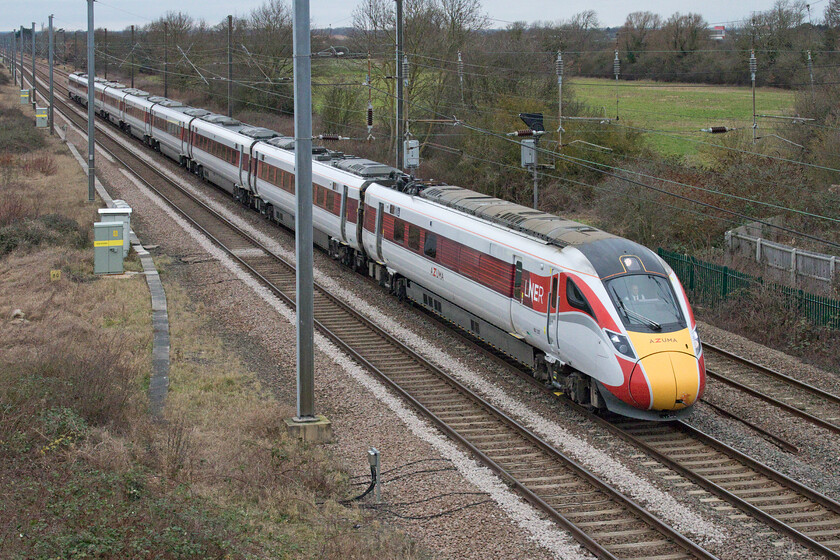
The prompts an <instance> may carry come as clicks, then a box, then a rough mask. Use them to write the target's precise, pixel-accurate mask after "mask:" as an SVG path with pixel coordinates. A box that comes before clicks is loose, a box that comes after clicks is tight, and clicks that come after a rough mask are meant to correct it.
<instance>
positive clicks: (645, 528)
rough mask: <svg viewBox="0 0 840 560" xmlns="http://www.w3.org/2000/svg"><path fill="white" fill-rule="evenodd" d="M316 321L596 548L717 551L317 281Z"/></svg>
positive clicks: (160, 182) (207, 227)
mask: <svg viewBox="0 0 840 560" xmlns="http://www.w3.org/2000/svg"><path fill="white" fill-rule="evenodd" d="M57 89H60V90H62V89H63V90H64V94H63V95H56V96H55V99H56V100H57V104H56V105H57V110H58V111H60V112H61V113H62V114H64V115H65V116H66V117H67V118H68V119H69V120H70V121H72V122H73V123H74V124H75V126H77V127H79V128H80V129H82V130H84V128H85V126H86V119H85V118H84V117H82V116H81V115H79V114H78V113H77V112H76V111H75V110H74V107H73V106H71V105H69V104H68V103H66V102H65V101H64V100H65V99H66V89H64V88H63V87H60V88H57ZM59 105H61V106H62V107H59ZM97 128H98V130H100V131H101V132H104V134H103V133H101V132H100V133H99V135H98V138H97V142H98V143H99V144H100V147H101V148H102V149H104V150H106V151H107V152H109V154H110V155H111V157H113V158H114V159H115V160H117V161H118V162H119V163H120V164H121V165H123V166H124V167H126V168H127V169H130V170H132V172H133V173H134V174H135V175H137V176H138V177H140V178H141V179H142V180H143V182H144V183H145V184H146V185H147V186H148V187H149V188H151V189H153V190H154V191H156V192H157V193H158V194H159V195H160V196H161V197H163V198H164V199H165V200H166V201H167V202H168V203H169V204H170V205H172V207H173V208H175V209H176V210H177V211H178V212H179V213H181V215H183V216H184V217H185V218H186V219H187V220H189V221H190V222H191V223H192V224H193V225H194V226H195V227H196V228H198V229H199V230H201V231H202V232H203V233H204V234H205V235H207V236H208V237H210V238H211V239H213V240H214V242H215V243H216V244H217V245H218V246H219V247H220V248H222V249H223V250H224V251H226V252H227V253H228V254H229V255H230V256H231V257H232V258H233V259H235V260H236V261H238V262H239V264H240V265H242V266H243V267H245V269H246V270H248V271H250V273H251V274H253V275H254V276H255V277H256V278H257V279H259V281H260V282H262V283H263V284H264V285H265V286H266V287H268V288H269V289H270V290H272V291H273V292H274V293H275V294H276V295H277V296H278V297H280V298H281V299H282V300H284V301H285V302H286V303H287V304H288V305H290V306H294V294H295V271H294V267H293V266H292V265H290V264H289V263H287V262H286V261H284V260H282V259H281V258H279V257H277V256H276V255H274V254H272V253H271V252H270V251H269V250H268V249H266V248H265V247H264V246H262V245H261V244H259V242H257V241H256V240H254V239H252V238H251V237H250V236H248V235H247V234H245V233H244V232H242V231H240V230H239V229H237V228H236V226H234V225H233V224H232V223H230V222H229V221H228V220H226V219H225V218H224V217H223V216H221V215H219V214H218V213H216V212H215V211H213V210H212V209H210V208H209V207H208V206H206V205H205V204H203V203H202V202H201V201H199V200H197V199H196V198H194V197H193V196H192V195H190V194H189V193H188V192H186V191H184V190H182V189H181V188H180V186H179V185H178V184H177V183H175V182H173V181H171V180H170V179H169V178H168V177H167V176H166V175H164V174H163V173H161V172H159V171H158V170H157V169H155V168H154V167H153V166H151V165H149V164H148V163H147V162H146V161H145V160H144V159H142V158H140V157H138V156H137V155H135V154H134V153H132V151H131V150H128V149H127V148H125V147H124V146H123V145H122V143H120V142H117V141H116V140H115V139H114V138H112V137H111V136H112V135H115V136H116V135H121V134H122V133H120V132H118V131H117V130H116V129H114V128H112V127H110V125H105V124H104V123H101V122H98V123H97ZM121 137H122V136H121ZM122 138H123V139H124V141H126V142H131V143H134V142H135V141H134V140H129V139H128V137H122ZM138 145H139V144H138ZM315 321H316V328H318V329H319V331H320V332H321V333H323V334H324V335H325V336H327V337H328V338H329V339H331V340H332V341H333V342H334V343H335V344H337V345H338V346H339V347H340V348H342V349H343V350H344V351H345V352H347V353H348V354H350V355H351V356H352V357H353V358H354V359H355V360H356V361H358V362H359V363H360V364H362V365H363V366H365V367H366V368H367V369H368V370H370V371H371V372H373V373H374V374H376V375H377V376H378V377H379V378H380V379H382V380H383V381H384V382H385V383H386V384H388V385H389V386H390V387H391V388H392V389H394V391H396V392H397V393H398V394H400V395H401V396H402V397H403V398H404V399H406V400H407V401H408V402H410V403H411V404H412V405H413V406H414V407H415V409H417V410H418V411H419V412H420V413H421V414H423V415H424V416H425V417H427V418H428V419H429V420H431V421H432V422H433V423H434V424H435V425H437V426H438V427H439V428H440V429H441V430H442V431H443V432H445V433H447V434H448V435H449V436H450V437H451V438H452V439H454V440H455V441H458V442H459V443H461V444H462V445H463V446H464V447H466V448H467V449H469V450H470V451H471V452H472V453H473V455H474V456H476V457H477V458H478V459H479V460H480V461H481V462H482V463H484V464H485V465H487V466H488V467H489V468H491V469H492V470H493V471H495V472H496V473H497V474H498V475H499V476H500V477H502V478H503V479H504V480H506V481H507V482H508V483H509V484H510V485H511V486H512V487H513V488H514V489H516V490H517V491H518V492H519V493H520V495H522V496H523V497H524V498H525V499H526V500H527V501H529V502H530V503H531V504H532V505H534V506H535V507H537V508H538V509H540V510H541V511H543V512H544V513H545V514H546V515H547V516H548V517H550V518H551V519H553V520H554V521H555V522H557V523H558V524H559V525H560V526H562V527H564V528H565V529H567V530H568V531H569V532H570V533H571V534H572V535H573V536H574V537H575V538H576V539H577V540H578V542H580V543H581V544H582V545H583V546H584V547H585V548H587V549H588V550H589V551H590V552H592V553H593V554H594V555H595V556H597V557H599V558H605V559H619V558H621V559H642V558H645V559H661V560H666V559H667V560H679V559H684V558H685V559H689V558H698V559H707V558H714V557H713V556H712V555H711V554H709V553H708V552H706V551H705V550H703V549H702V548H700V547H699V546H697V545H696V544H694V543H693V542H691V541H690V540H688V539H686V538H685V537H684V536H683V535H681V534H680V533H678V532H677V531H675V530H674V529H672V528H671V527H669V526H668V525H667V524H665V523H663V522H662V521H660V520H659V519H658V518H657V517H655V516H654V515H652V514H650V513H649V512H647V511H646V510H644V508H642V507H640V506H639V505H638V504H636V503H635V502H633V501H632V500H630V499H629V498H627V497H625V496H623V495H622V494H621V493H620V492H618V491H617V490H615V489H613V488H612V487H611V486H609V485H608V484H606V483H605V482H603V481H601V480H600V479H598V478H597V477H596V476H595V475H593V474H592V473H591V472H589V471H588V470H586V469H585V468H584V467H582V466H580V465H579V464H577V463H576V462H574V461H573V460H571V459H570V458H568V457H566V456H565V455H563V454H562V453H560V452H559V451H557V450H556V449H554V448H553V447H551V446H550V445H548V444H547V443H545V442H544V441H542V440H541V439H540V438H539V437H538V436H536V435H535V434H533V433H532V432H530V431H529V430H527V429H526V428H525V427H523V426H522V425H520V424H519V423H517V422H515V421H514V420H512V419H511V418H510V417H508V416H506V415H505V414H504V413H503V412H501V411H500V410H498V409H496V408H495V407H493V406H492V405H491V404H489V403H487V402H486V401H484V400H483V399H481V398H480V397H479V396H477V395H476V394H475V393H473V392H472V391H470V390H469V389H468V388H466V387H464V386H463V385H461V384H460V383H459V382H457V381H456V380H455V379H453V378H451V377H450V376H449V375H447V374H446V373H445V372H443V371H442V370H440V369H439V368H437V367H435V366H434V365H432V364H430V363H429V362H427V361H426V360H425V359H423V358H422V357H421V356H419V355H418V354H416V353H415V352H413V351H412V350H410V349H409V348H408V347H406V346H405V345H403V344H402V343H400V342H399V341H398V340H396V339H395V338H393V337H392V336H390V335H389V334H387V333H386V332H384V331H383V330H381V329H380V328H378V327H377V326H376V325H374V324H372V323H371V322H370V321H368V320H367V319H366V318H364V317H363V316H361V315H359V314H358V313H357V312H355V311H354V310H353V309H352V308H350V307H349V306H348V305H347V304H345V303H343V302H342V301H340V300H338V299H337V298H335V297H333V296H332V295H331V294H329V293H328V292H327V291H326V290H324V289H323V288H321V287H320V286H318V285H316V286H315Z"/></svg>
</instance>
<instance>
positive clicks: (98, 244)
mask: <svg viewBox="0 0 840 560" xmlns="http://www.w3.org/2000/svg"><path fill="white" fill-rule="evenodd" d="M122 244H123V242H122V239H113V240H111V241H94V242H93V246H94V247H122Z"/></svg>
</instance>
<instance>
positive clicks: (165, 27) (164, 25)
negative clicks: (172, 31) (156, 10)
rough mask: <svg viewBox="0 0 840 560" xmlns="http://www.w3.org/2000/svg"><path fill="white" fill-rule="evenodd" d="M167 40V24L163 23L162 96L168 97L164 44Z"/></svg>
mask: <svg viewBox="0 0 840 560" xmlns="http://www.w3.org/2000/svg"><path fill="white" fill-rule="evenodd" d="M168 39H169V24H168V23H167V22H165V21H164V22H163V96H164V97H169V50H168V49H167V48H166V42H167V40H168Z"/></svg>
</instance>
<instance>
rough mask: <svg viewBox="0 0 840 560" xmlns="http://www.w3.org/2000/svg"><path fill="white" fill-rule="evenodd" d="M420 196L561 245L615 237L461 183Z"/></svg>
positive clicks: (433, 188)
mask: <svg viewBox="0 0 840 560" xmlns="http://www.w3.org/2000/svg"><path fill="white" fill-rule="evenodd" d="M420 196H421V197H422V198H424V199H426V200H430V201H433V202H437V203H438V204H442V205H444V206H447V207H449V208H453V209H456V210H459V211H461V212H465V213H467V214H470V215H472V216H476V217H477V218H481V219H483V220H486V221H488V222H491V223H494V224H498V225H500V226H503V227H506V228H509V229H511V230H513V231H519V232H521V233H524V234H527V235H530V236H532V237H535V238H537V239H540V240H542V241H544V242H545V243H547V244H549V245H556V246H557V247H561V248H562V247H568V246H569V245H572V246H575V245H583V244H585V243H591V242H593V241H598V240H600V239H607V238H614V237H615V235H613V234H611V233H607V232H605V231H602V230H600V229H597V228H594V227H592V226H588V225H586V224H581V223H580V222H574V221H572V220H567V219H565V218H561V217H559V216H555V215H553V214H548V213H546V212H541V211H539V210H534V209H532V208H528V207H525V206H522V205H520V204H516V203H513V202H508V201H506V200H502V199H500V198H496V197H493V196H489V195H485V194H480V193H477V192H475V191H471V190H468V189H464V188H462V187H455V186H450V185H442V186H435V187H429V188H426V189H423V190H422V191H421V192H420Z"/></svg>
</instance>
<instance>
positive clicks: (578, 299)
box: [566, 278, 595, 317]
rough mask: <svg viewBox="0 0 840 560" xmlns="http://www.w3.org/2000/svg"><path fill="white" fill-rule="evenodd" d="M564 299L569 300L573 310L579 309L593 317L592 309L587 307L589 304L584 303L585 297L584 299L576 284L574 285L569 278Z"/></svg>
mask: <svg viewBox="0 0 840 560" xmlns="http://www.w3.org/2000/svg"><path fill="white" fill-rule="evenodd" d="M566 299H568V300H569V305H571V306H572V307H574V308H575V309H580V310H581V311H583V312H584V313H586V314H587V315H591V316H592V317H594V316H595V314H594V313H593V312H592V308H591V307H590V306H589V302H587V301H586V297H584V295H583V292H581V291H580V288H578V287H577V284H575V282H574V280H572V279H571V278H569V279H568V280H566Z"/></svg>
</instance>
